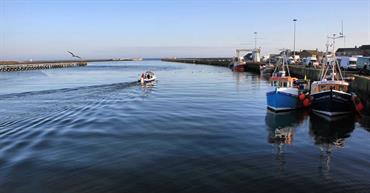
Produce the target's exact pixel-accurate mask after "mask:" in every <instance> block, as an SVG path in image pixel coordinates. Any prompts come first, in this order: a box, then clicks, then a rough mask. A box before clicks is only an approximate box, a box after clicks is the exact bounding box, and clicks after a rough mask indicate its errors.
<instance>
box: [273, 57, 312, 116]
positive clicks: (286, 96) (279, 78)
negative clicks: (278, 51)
mask: <svg viewBox="0 0 370 193" xmlns="http://www.w3.org/2000/svg"><path fill="white" fill-rule="evenodd" d="M286 58H287V57H286V51H285V52H284V57H283V58H282V60H281V65H276V67H275V70H274V72H273V73H272V76H271V78H270V82H271V86H272V87H273V88H274V90H273V91H270V92H267V93H266V96H267V108H268V109H270V110H273V111H290V110H295V109H299V108H303V107H307V106H309V105H310V99H309V97H308V92H307V91H308V90H307V89H308V86H309V84H308V82H307V81H298V78H295V77H291V76H290V72H289V67H288V64H287V60H286ZM279 66H281V67H280V69H279ZM285 69H287V71H288V75H286V71H285Z"/></svg>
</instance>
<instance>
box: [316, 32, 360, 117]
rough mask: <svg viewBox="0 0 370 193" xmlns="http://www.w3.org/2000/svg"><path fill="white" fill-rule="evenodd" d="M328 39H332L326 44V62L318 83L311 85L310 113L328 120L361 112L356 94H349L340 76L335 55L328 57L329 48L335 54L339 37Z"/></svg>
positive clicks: (347, 84)
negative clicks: (336, 41) (325, 117)
mask: <svg viewBox="0 0 370 193" xmlns="http://www.w3.org/2000/svg"><path fill="white" fill-rule="evenodd" d="M328 38H330V39H332V44H330V45H329V44H327V50H326V57H325V58H326V62H325V65H323V67H322V71H321V78H320V81H314V82H313V83H312V85H311V94H310V95H311V99H312V111H313V112H314V113H317V114H320V115H324V116H328V117H329V118H330V117H336V116H343V115H347V114H353V113H354V112H355V111H356V110H357V111H361V110H362V108H363V105H362V104H361V102H360V101H359V98H358V97H357V96H356V94H354V93H351V92H349V83H348V82H346V81H345V80H344V78H343V76H342V72H341V69H340V66H339V64H338V61H337V59H336V57H335V54H332V55H328V48H329V46H331V47H333V53H335V48H334V47H335V46H334V45H335V39H337V38H341V36H338V37H336V36H335V35H333V36H332V37H328ZM329 72H331V73H330V74H329Z"/></svg>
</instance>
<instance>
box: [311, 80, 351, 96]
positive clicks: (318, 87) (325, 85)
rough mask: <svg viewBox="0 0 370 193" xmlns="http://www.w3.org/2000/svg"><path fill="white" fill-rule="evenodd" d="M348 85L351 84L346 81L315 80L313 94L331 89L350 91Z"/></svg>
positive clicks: (312, 87)
mask: <svg viewBox="0 0 370 193" xmlns="http://www.w3.org/2000/svg"><path fill="white" fill-rule="evenodd" d="M348 86H349V84H348V83H347V82H345V81H318V82H313V83H312V85H311V94H313V93H318V92H323V91H330V90H336V91H342V92H348Z"/></svg>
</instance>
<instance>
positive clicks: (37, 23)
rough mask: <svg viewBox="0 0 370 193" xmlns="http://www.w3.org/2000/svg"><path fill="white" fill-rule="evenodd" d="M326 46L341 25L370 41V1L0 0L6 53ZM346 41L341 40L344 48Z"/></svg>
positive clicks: (226, 51)
mask: <svg viewBox="0 0 370 193" xmlns="http://www.w3.org/2000/svg"><path fill="white" fill-rule="evenodd" d="M293 18H297V19H298V22H297V32H296V35H297V41H296V48H297V50H299V49H315V48H318V49H321V50H323V49H324V45H325V42H326V36H327V35H328V34H332V33H338V32H339V31H340V30H341V20H343V23H344V33H345V35H346V46H347V47H352V46H355V45H362V44H370V0H336V1H334V0H322V1H319V0H310V1H308V0H307V1H306V0H301V1H298V0H297V1H292V0H281V1H278V0H277V1H273V0H260V1H257V0H250V1H248V0H245V1H241V0H229V1H228V0H214V1H209V0H198V1H193V0H190V1H181V0H180V1H170V0H152V1H150V0H136V1H134V0H106V1H98V0H90V1H88V0H64V1H63V0H54V1H47V0H35V1H32V0H0V60H1V59H2V60H4V59H7V60H10V59H30V58H32V59H54V58H55V59H66V58H70V56H69V55H68V53H67V52H66V51H67V50H70V51H73V52H76V53H77V54H79V55H81V56H82V57H84V58H111V57H172V56H177V57H214V56H231V55H233V53H234V49H235V48H253V47H254V43H253V42H254V40H253V37H254V35H253V32H255V31H256V32H258V38H259V39H258V46H260V47H261V48H262V50H263V53H264V54H267V53H274V52H277V51H278V50H279V49H282V48H291V49H292V48H293V21H292V19H293ZM343 44H344V42H343V41H342V40H340V41H338V43H337V46H339V47H342V46H343Z"/></svg>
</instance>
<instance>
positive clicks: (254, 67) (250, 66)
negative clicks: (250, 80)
mask: <svg viewBox="0 0 370 193" xmlns="http://www.w3.org/2000/svg"><path fill="white" fill-rule="evenodd" d="M161 60H162V61H165V62H179V63H189V64H205V65H213V66H223V67H229V65H230V63H231V62H232V58H163V59H161ZM261 65H264V63H261V62H247V63H246V66H245V69H247V70H248V71H252V72H260V66H261Z"/></svg>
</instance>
